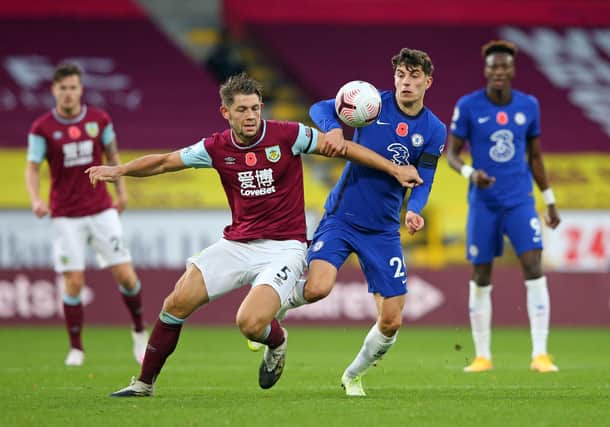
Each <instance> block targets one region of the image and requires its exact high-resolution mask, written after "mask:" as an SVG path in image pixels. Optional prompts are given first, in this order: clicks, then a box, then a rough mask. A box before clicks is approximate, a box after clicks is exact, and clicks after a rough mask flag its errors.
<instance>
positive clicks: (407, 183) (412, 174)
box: [395, 165, 424, 188]
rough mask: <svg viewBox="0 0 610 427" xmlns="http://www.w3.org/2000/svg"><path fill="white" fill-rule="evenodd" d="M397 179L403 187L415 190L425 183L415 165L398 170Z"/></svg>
mask: <svg viewBox="0 0 610 427" xmlns="http://www.w3.org/2000/svg"><path fill="white" fill-rule="evenodd" d="M395 178H396V180H397V181H398V182H400V184H401V185H402V186H403V187H407V188H414V187H417V186H418V185H420V184H422V183H423V182H424V180H423V179H421V177H420V176H419V173H418V172H417V168H415V166H413V165H403V166H398V167H397V168H396V174H395Z"/></svg>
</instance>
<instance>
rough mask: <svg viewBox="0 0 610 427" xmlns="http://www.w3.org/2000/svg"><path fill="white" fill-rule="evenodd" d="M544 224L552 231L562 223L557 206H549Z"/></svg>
mask: <svg viewBox="0 0 610 427" xmlns="http://www.w3.org/2000/svg"><path fill="white" fill-rule="evenodd" d="M544 222H545V223H546V225H547V227H549V228H551V229H552V230H554V229H556V228H557V226H558V225H559V223H560V222H561V218H560V217H559V211H557V208H556V207H555V205H548V206H547V208H546V214H545V215H544Z"/></svg>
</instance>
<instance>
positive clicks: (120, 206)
mask: <svg viewBox="0 0 610 427" xmlns="http://www.w3.org/2000/svg"><path fill="white" fill-rule="evenodd" d="M113 207H114V208H115V209H116V210H117V212H118V213H123V211H124V210H125V208H126V207H127V194H119V195H117V199H116V201H115V202H114V204H113Z"/></svg>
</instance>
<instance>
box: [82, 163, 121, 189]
mask: <svg viewBox="0 0 610 427" xmlns="http://www.w3.org/2000/svg"><path fill="white" fill-rule="evenodd" d="M121 171H122V169H121V167H120V166H93V167H90V168H89V169H87V170H86V171H85V173H88V174H89V181H91V184H93V186H95V184H97V183H98V181H106V182H108V181H116V180H117V179H118V178H119V177H120V176H121V175H122V173H121Z"/></svg>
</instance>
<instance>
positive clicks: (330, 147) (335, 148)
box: [320, 129, 347, 157]
mask: <svg viewBox="0 0 610 427" xmlns="http://www.w3.org/2000/svg"><path fill="white" fill-rule="evenodd" d="M320 153H321V154H323V155H324V156H326V157H337V156H344V155H345V153H347V142H346V141H345V138H344V137H343V129H332V130H330V131H328V132H326V134H325V137H324V143H323V144H322V146H321V147H320Z"/></svg>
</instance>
